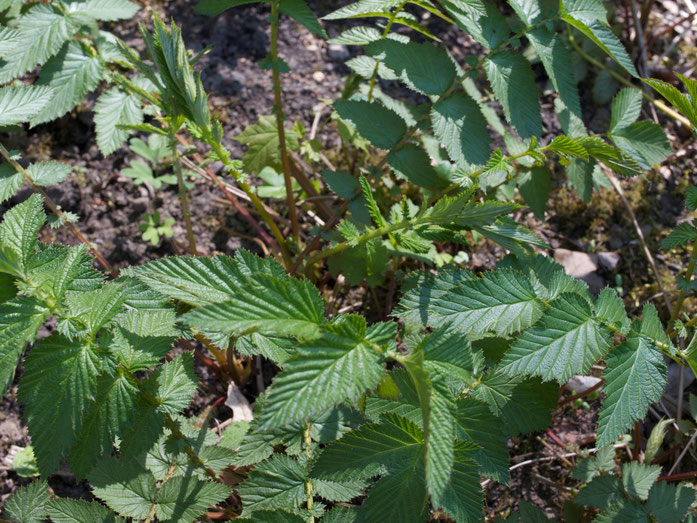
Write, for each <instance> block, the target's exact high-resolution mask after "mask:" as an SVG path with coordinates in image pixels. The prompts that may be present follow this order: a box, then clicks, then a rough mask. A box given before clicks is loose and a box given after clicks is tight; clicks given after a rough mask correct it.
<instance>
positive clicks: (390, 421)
mask: <svg viewBox="0 0 697 523" xmlns="http://www.w3.org/2000/svg"><path fill="white" fill-rule="evenodd" d="M422 447H423V436H422V434H421V430H420V429H419V427H418V426H416V425H415V424H414V423H412V422H410V421H407V420H406V419H404V418H402V417H400V416H397V415H395V414H392V413H386V414H385V415H384V416H383V419H382V421H381V422H380V423H369V424H366V425H363V426H362V427H361V428H359V429H358V430H356V431H354V432H350V433H348V434H347V435H345V436H344V437H343V438H341V439H340V440H338V441H337V442H335V443H332V444H331V445H329V446H328V447H327V448H326V449H324V451H323V452H322V454H320V456H319V458H317V461H316V462H315V464H314V465H313V467H312V476H313V477H318V478H321V479H331V480H335V481H342V480H345V479H357V478H370V477H372V476H375V475H378V474H389V473H391V472H395V471H398V470H399V469H400V468H401V467H402V466H403V464H404V463H407V462H413V461H414V460H415V459H417V457H418V456H419V454H420V453H421V451H422Z"/></svg>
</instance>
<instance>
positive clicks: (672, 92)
mask: <svg viewBox="0 0 697 523" xmlns="http://www.w3.org/2000/svg"><path fill="white" fill-rule="evenodd" d="M644 82H646V83H647V84H649V85H650V86H651V87H653V88H654V89H655V90H656V91H658V92H659V93H660V94H661V96H663V97H664V98H665V99H666V100H668V101H669V102H670V103H672V104H673V105H674V106H675V107H677V108H678V110H679V111H680V112H681V113H682V114H683V115H685V116H686V117H687V118H688V119H689V120H690V122H691V123H692V127H693V129H694V128H695V127H697V108H695V106H694V103H693V101H692V100H691V99H690V98H688V97H687V96H685V95H684V94H682V93H681V92H680V91H678V89H677V88H675V87H674V86H672V85H670V84H669V83H667V82H663V81H662V80H656V79H654V78H651V79H648V80H646V79H644Z"/></svg>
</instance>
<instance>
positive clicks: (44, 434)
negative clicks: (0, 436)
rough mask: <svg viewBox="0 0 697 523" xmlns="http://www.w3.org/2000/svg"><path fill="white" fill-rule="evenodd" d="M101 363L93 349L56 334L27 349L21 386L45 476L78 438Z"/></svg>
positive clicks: (38, 461)
mask: <svg viewBox="0 0 697 523" xmlns="http://www.w3.org/2000/svg"><path fill="white" fill-rule="evenodd" d="M100 366H101V362H100V357H99V355H98V354H97V352H96V350H95V347H94V346H91V345H89V344H82V343H80V342H73V341H70V340H68V339H67V338H65V337H63V336H61V335H57V334H54V335H52V336H50V337H49V338H45V339H43V340H41V341H39V342H38V343H37V344H36V346H35V347H34V348H33V349H32V350H31V352H29V355H28V356H27V358H26V360H25V364H24V367H25V369H24V374H23V375H22V379H21V381H20V385H19V398H20V400H21V401H22V402H23V403H24V404H25V414H26V417H27V426H28V428H29V435H30V436H31V439H32V444H33V445H34V452H35V454H36V458H37V463H38V465H39V470H40V471H41V474H42V475H44V476H45V475H48V474H50V473H51V472H53V471H54V470H55V469H56V468H57V467H58V465H59V464H60V461H61V459H62V457H63V455H65V454H66V453H67V451H68V449H69V448H70V446H71V445H72V444H73V442H74V441H75V437H76V433H77V432H78V431H79V429H80V427H81V426H82V421H83V415H84V409H85V408H86V407H87V405H88V402H89V401H90V400H91V398H92V397H93V396H94V394H95V390H96V378H97V375H98V374H99V369H100Z"/></svg>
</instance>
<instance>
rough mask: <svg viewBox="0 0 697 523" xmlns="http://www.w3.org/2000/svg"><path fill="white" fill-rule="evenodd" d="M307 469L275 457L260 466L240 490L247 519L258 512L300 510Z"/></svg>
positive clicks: (293, 461) (277, 456)
mask: <svg viewBox="0 0 697 523" xmlns="http://www.w3.org/2000/svg"><path fill="white" fill-rule="evenodd" d="M307 479H308V478H307V473H306V472H305V469H304V468H303V467H302V466H301V465H300V464H299V463H298V462H297V461H296V460H294V459H293V458H291V457H289V456H285V455H281V454H276V455H275V456H274V457H273V458H271V459H270V460H268V461H265V462H263V463H261V464H260V465H258V466H257V467H256V469H255V470H254V472H252V473H251V474H250V475H249V477H248V478H247V480H246V481H245V482H244V483H243V484H242V485H241V486H240V487H239V489H238V492H239V494H240V497H241V498H242V506H243V508H244V515H245V516H248V515H249V514H250V513H252V512H254V511H255V510H258V509H265V510H272V509H279V508H289V507H297V506H299V505H300V504H301V503H302V501H303V499H304V498H305V496H306V494H305V481H307Z"/></svg>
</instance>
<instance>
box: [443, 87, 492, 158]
mask: <svg viewBox="0 0 697 523" xmlns="http://www.w3.org/2000/svg"><path fill="white" fill-rule="evenodd" d="M431 123H432V124H433V133H434V134H435V135H436V137H437V138H438V139H439V140H440V141H441V143H442V144H443V145H444V146H445V148H446V150H447V151H448V155H449V156H450V159H451V160H452V161H453V162H454V163H456V164H458V165H464V164H465V162H466V163H468V164H476V165H480V164H484V163H486V162H487V160H488V158H489V143H490V138H489V132H488V130H487V127H486V120H485V119H484V116H483V115H482V111H481V109H480V108H479V105H478V104H477V102H475V101H474V100H473V99H472V98H471V97H470V96H468V95H467V94H465V93H462V92H455V93H453V94H451V95H450V96H448V97H447V98H444V99H443V100H440V101H438V102H437V103H435V104H434V105H433V108H432V109H431Z"/></svg>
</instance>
